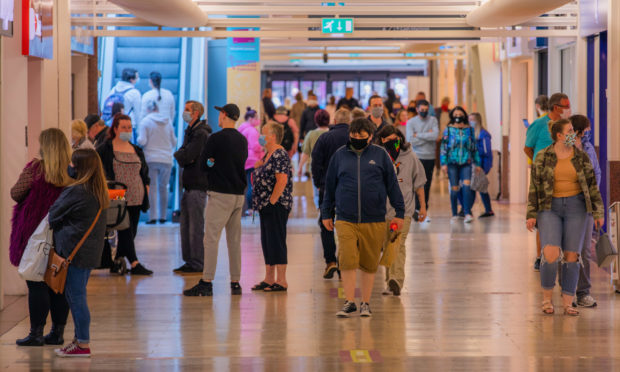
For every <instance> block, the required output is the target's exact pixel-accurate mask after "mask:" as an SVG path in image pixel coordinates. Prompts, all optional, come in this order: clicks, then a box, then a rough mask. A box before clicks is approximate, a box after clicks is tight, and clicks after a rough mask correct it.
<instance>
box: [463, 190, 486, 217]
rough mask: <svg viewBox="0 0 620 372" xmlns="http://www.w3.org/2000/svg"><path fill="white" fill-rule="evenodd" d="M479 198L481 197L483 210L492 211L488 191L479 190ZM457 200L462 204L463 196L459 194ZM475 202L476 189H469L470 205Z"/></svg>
mask: <svg viewBox="0 0 620 372" xmlns="http://www.w3.org/2000/svg"><path fill="white" fill-rule="evenodd" d="M479 194H480V198H481V199H482V205H484V211H485V212H487V213H490V212H493V209H492V208H491V196H490V195H489V193H488V192H479ZM459 202H460V203H461V204H463V196H462V195H459ZM475 202H476V191H474V190H471V205H472V207H473V206H474V203H475Z"/></svg>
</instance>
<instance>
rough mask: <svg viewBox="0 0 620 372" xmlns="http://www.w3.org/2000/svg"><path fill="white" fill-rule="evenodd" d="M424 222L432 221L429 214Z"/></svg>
mask: <svg viewBox="0 0 620 372" xmlns="http://www.w3.org/2000/svg"><path fill="white" fill-rule="evenodd" d="M422 222H426V223H430V222H431V218H430V217H429V216H426V218H425V219H424V221H422Z"/></svg>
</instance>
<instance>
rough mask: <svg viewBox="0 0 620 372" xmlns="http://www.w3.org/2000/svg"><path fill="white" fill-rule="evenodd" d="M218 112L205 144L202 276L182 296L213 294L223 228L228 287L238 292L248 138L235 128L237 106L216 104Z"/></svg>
mask: <svg viewBox="0 0 620 372" xmlns="http://www.w3.org/2000/svg"><path fill="white" fill-rule="evenodd" d="M215 109H216V110H218V111H219V112H220V116H219V125H220V127H221V128H222V130H220V131H219V132H216V133H214V134H212V135H211V136H210V137H209V139H208V140H207V143H206V145H205V150H204V151H205V158H206V159H207V174H208V186H207V190H208V191H207V208H206V212H205V238H204V250H205V254H204V269H203V272H202V279H201V280H200V281H199V282H198V284H196V285H195V286H194V287H192V288H190V289H187V290H185V291H183V294H184V295H185V296H212V295H213V284H212V283H211V282H212V281H213V278H214V277H215V269H216V267H217V248H218V245H219V241H220V236H221V234H222V229H224V228H226V243H227V244H228V262H229V268H230V289H231V293H232V294H233V295H240V294H241V286H240V285H239V279H240V277H241V214H242V210H243V202H244V199H245V197H244V194H245V188H246V186H247V182H246V175H245V161H246V160H247V158H248V141H247V140H246V139H245V137H244V136H243V135H242V134H241V133H239V131H237V129H235V124H236V122H237V120H239V115H240V112H239V107H237V105H235V104H232V103H229V104H227V105H225V106H223V107H218V106H215Z"/></svg>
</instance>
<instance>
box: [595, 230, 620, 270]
mask: <svg viewBox="0 0 620 372" xmlns="http://www.w3.org/2000/svg"><path fill="white" fill-rule="evenodd" d="M598 233H599V238H598V242H596V263H597V264H598V267H604V266H609V265H610V264H611V263H612V262H614V260H615V259H616V258H617V257H618V250H617V249H616V247H614V243H612V242H611V238H610V237H609V235H607V233H603V232H602V230H599V232H598Z"/></svg>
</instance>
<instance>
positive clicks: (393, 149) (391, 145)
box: [383, 139, 400, 161]
mask: <svg viewBox="0 0 620 372" xmlns="http://www.w3.org/2000/svg"><path fill="white" fill-rule="evenodd" d="M383 146H384V147H385V149H386V150H387V152H388V154H390V157H391V158H392V161H394V160H396V159H398V155H399V154H400V139H395V140H391V141H387V142H386V143H384V144H383Z"/></svg>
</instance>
